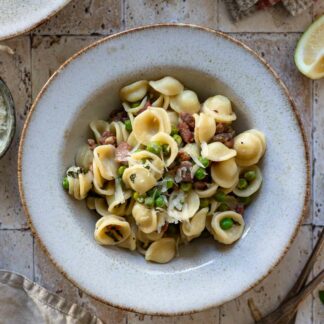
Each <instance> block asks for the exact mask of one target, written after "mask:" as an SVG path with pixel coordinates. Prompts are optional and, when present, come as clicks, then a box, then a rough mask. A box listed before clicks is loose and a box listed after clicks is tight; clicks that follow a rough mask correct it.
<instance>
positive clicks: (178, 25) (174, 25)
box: [17, 23, 311, 316]
mask: <svg viewBox="0 0 324 324" xmlns="http://www.w3.org/2000/svg"><path fill="white" fill-rule="evenodd" d="M164 27H169V28H189V29H190V28H191V29H196V30H200V31H204V32H208V33H211V34H213V35H215V36H217V37H222V38H224V39H226V40H228V41H230V42H232V43H235V44H236V45H239V46H241V47H242V48H244V49H245V50H246V51H248V52H249V53H250V54H252V55H253V56H254V57H255V58H256V59H258V60H259V61H260V62H261V63H262V64H263V65H264V66H265V67H266V68H267V69H268V71H269V72H270V73H272V75H273V76H274V78H275V80H276V81H277V83H278V84H279V86H280V87H281V88H282V90H283V91H284V94H285V95H286V97H287V99H288V101H289V105H290V108H291V110H292V112H293V114H294V116H295V118H296V120H297V123H298V126H299V130H300V132H301V135H302V139H303V144H304V159H305V164H306V165H305V167H306V168H305V170H306V183H305V194H304V202H303V209H302V212H301V214H300V215H299V218H298V222H297V224H296V225H295V228H294V232H293V234H292V235H291V237H290V239H289V242H288V243H287V245H286V246H284V247H283V249H282V252H281V254H280V256H279V257H278V259H277V260H276V261H275V262H273V264H272V265H271V267H270V268H269V269H268V270H267V272H266V273H265V274H264V275H263V276H262V277H261V278H259V279H258V280H256V281H255V282H254V283H253V284H251V285H250V287H248V288H247V289H244V290H243V291H241V292H240V293H239V294H238V295H237V296H236V297H235V299H236V298H239V297H240V296H242V295H243V294H244V293H246V292H248V291H250V290H251V289H253V288H254V287H256V286H257V285H258V284H259V283H260V282H261V281H263V280H264V279H265V278H266V277H268V276H269V275H270V273H272V271H273V270H274V269H275V268H276V266H277V265H278V264H279V263H280V262H281V260H282V259H283V257H284V256H285V255H286V253H287V251H288V250H289V248H290V246H291V245H292V243H293V241H294V240H295V238H296V236H297V234H298V230H299V228H300V226H301V224H302V222H303V220H304V218H305V216H306V214H307V211H308V203H309V197H310V183H311V175H310V153H309V144H308V140H307V136H306V132H305V129H304V126H303V123H302V120H301V117H300V113H299V112H298V110H297V108H296V104H295V102H294V100H293V98H292V96H291V95H290V93H289V91H288V88H287V86H286V85H285V84H284V82H283V81H282V80H281V78H280V77H279V75H278V74H277V72H276V71H275V70H274V69H273V68H272V67H271V66H270V64H269V63H268V62H267V61H266V60H265V59H264V58H262V57H261V56H260V55H259V54H258V53H256V52H255V51H254V50H252V49H251V48H250V47H249V46H247V45H246V44H244V43H243V42H242V41H240V40H237V39H236V38H234V37H232V36H230V35H228V34H226V33H224V32H222V31H218V30H215V29H212V28H209V27H203V26H199V25H195V24H185V23H158V24H151V25H143V26H139V27H135V28H131V29H127V30H124V31H121V32H118V33H114V34H112V35H109V36H106V37H103V38H101V39H99V40H97V41H95V42H93V43H91V44H90V45H88V46H86V47H84V48H82V49H81V50H79V51H78V52H76V53H75V54H73V55H72V56H71V57H69V58H68V59H67V60H66V61H65V62H64V63H63V64H62V65H61V66H60V67H59V68H58V69H57V70H56V71H55V72H54V73H53V74H52V75H51V77H50V78H49V79H48V80H47V82H46V83H45V84H44V86H43V87H42V89H41V90H40V92H39V93H38V95H37V97H36V98H35V100H34V102H33V104H32V106H31V109H30V111H29V113H28V115H27V118H26V121H25V123H24V126H23V129H22V133H21V137H20V142H19V149H18V169H17V173H18V189H19V194H20V200H21V203H22V206H23V210H24V213H25V215H26V217H27V222H28V224H29V227H30V229H31V232H32V234H33V236H34V237H35V238H36V240H37V241H38V243H39V244H40V247H41V249H42V250H43V252H44V253H45V254H46V255H47V256H48V257H49V259H50V260H51V262H52V263H53V264H54V265H55V267H56V268H57V269H58V271H59V272H60V273H61V274H62V275H63V276H64V277H65V278H66V279H68V280H69V281H70V282H71V283H72V284H73V285H74V286H76V287H77V288H79V289H81V290H82V291H84V292H85V293H86V294H88V295H89V296H91V297H92V298H94V299H95V300H97V301H99V302H101V303H104V304H106V305H109V306H113V307H116V308H118V309H120V310H123V311H130V312H135V313H139V314H144V315H156V316H159V315H160V316H176V315H186V314H194V313H197V312H201V311H204V310H207V309H210V308H212V307H217V306H221V305H223V304H225V303H226V302H229V301H230V300H232V299H228V300H227V299H226V300H223V301H222V302H221V303H219V304H217V305H213V306H210V307H204V308H201V309H195V310H192V311H185V312H178V313H177V312H172V313H159V312H139V311H138V310H136V309H133V308H130V307H125V306H122V305H119V304H114V303H113V302H110V301H109V302H108V301H107V300H105V299H103V298H101V297H99V296H97V295H96V294H95V293H93V292H90V291H88V289H86V288H84V287H82V286H80V285H79V284H78V283H77V282H76V281H75V280H74V279H73V278H71V277H70V275H69V274H67V273H66V272H65V271H64V270H63V268H62V267H61V266H60V265H59V264H58V263H57V262H56V261H55V260H54V258H53V257H52V256H51V254H50V253H49V251H48V250H47V247H46V246H45V244H44V243H43V242H42V239H41V238H40V236H39V235H38V234H37V231H36V229H35V227H34V225H33V222H32V217H31V215H30V213H29V211H28V207H27V204H26V199H25V194H24V189H23V183H22V159H23V146H24V141H25V136H26V132H27V129H28V126H29V122H30V120H31V117H32V114H33V112H34V110H35V109H36V107H37V104H38V101H39V100H40V99H41V97H42V96H43V94H44V93H45V92H46V90H47V88H48V87H49V86H50V84H51V82H52V81H53V80H54V79H55V78H56V76H57V75H58V74H59V73H60V72H61V71H62V70H63V69H65V68H66V67H67V66H68V65H69V63H71V62H72V61H74V60H75V59H77V58H78V57H79V56H81V55H82V54H84V53H85V52H87V51H88V50H89V49H92V48H95V47H97V46H98V45H100V44H101V43H104V42H108V41H109V40H111V39H114V38H117V37H121V36H123V35H126V34H129V33H134V32H139V31H142V30H146V29H159V28H164Z"/></svg>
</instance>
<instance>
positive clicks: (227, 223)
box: [219, 217, 234, 231]
mask: <svg viewBox="0 0 324 324" xmlns="http://www.w3.org/2000/svg"><path fill="white" fill-rule="evenodd" d="M233 224H234V222H233V219H232V218H229V217H226V218H223V219H222V220H221V221H220V223H219V225H220V227H221V229H222V230H224V231H226V230H229V229H231V228H232V227H233Z"/></svg>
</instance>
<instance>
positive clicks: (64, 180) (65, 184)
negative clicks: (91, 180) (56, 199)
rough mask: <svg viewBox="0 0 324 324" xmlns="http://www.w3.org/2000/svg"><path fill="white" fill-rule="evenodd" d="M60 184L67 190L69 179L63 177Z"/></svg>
mask: <svg viewBox="0 0 324 324" xmlns="http://www.w3.org/2000/svg"><path fill="white" fill-rule="evenodd" d="M62 186H63V189H65V190H69V180H68V178H67V177H64V178H63V181H62Z"/></svg>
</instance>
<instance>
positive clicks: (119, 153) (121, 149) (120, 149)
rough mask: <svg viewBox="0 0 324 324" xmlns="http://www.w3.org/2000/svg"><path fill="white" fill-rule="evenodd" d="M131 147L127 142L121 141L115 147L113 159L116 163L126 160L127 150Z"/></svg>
mask: <svg viewBox="0 0 324 324" xmlns="http://www.w3.org/2000/svg"><path fill="white" fill-rule="evenodd" d="M132 148H133V147H132V146H131V145H129V144H128V143H127V142H121V143H120V144H119V145H118V146H117V148H116V155H115V159H116V162H118V163H123V162H127V158H128V157H129V152H130V151H131V149H132Z"/></svg>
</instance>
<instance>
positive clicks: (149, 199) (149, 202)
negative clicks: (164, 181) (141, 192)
mask: <svg viewBox="0 0 324 324" xmlns="http://www.w3.org/2000/svg"><path fill="white" fill-rule="evenodd" d="M145 205H146V206H147V207H150V208H151V207H154V199H153V197H146V198H145Z"/></svg>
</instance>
